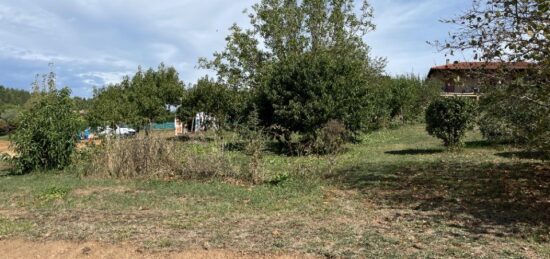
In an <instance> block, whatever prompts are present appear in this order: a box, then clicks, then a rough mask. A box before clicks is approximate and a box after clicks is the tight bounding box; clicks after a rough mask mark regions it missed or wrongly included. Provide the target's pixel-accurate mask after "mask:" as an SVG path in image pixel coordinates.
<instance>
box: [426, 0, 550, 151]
mask: <svg viewBox="0 0 550 259" xmlns="http://www.w3.org/2000/svg"><path fill="white" fill-rule="evenodd" d="M445 22H447V23H452V24H455V25H457V26H458V30H456V31H454V32H452V33H451V38H450V39H448V40H447V41H445V42H443V43H442V42H436V45H437V46H438V47H439V48H440V49H442V50H446V51H447V52H448V54H451V55H453V54H455V53H456V52H459V51H465V50H471V51H472V52H473V54H474V58H475V59H478V60H480V61H504V62H503V63H501V64H502V67H501V71H500V73H496V74H494V75H491V78H489V79H490V80H488V81H489V82H488V83H487V86H486V88H487V89H485V92H487V93H488V94H487V95H486V96H485V100H483V102H482V103H483V105H482V109H483V110H486V111H487V112H489V113H491V115H492V116H498V119H495V120H493V121H498V122H500V123H504V124H508V125H510V126H511V127H512V129H513V130H514V131H515V132H516V133H514V134H515V135H519V136H524V137H525V138H526V139H527V142H528V143H531V145H532V146H533V147H536V148H538V149H540V150H543V151H550V133H549V131H548V128H549V127H550V117H549V116H548V112H550V91H549V90H548V89H550V2H549V1H547V0H474V5H473V7H472V8H471V9H470V10H469V11H467V12H466V13H465V14H463V15H460V16H458V17H456V18H454V19H449V20H446V21H445ZM520 61H527V62H531V64H532V66H531V68H530V69H529V70H528V71H526V72H524V73H516V74H513V75H512V74H511V69H510V67H508V65H510V64H512V63H510V62H520ZM511 75H512V76H511ZM495 82H496V83H495ZM494 110H497V111H498V110H500V111H502V112H500V113H494V112H492V111H494ZM493 128H498V127H493Z"/></svg>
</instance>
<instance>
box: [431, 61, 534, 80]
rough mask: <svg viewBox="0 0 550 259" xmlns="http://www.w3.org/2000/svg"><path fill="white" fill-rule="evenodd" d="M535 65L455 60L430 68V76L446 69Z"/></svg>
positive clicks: (527, 66) (530, 64)
mask: <svg viewBox="0 0 550 259" xmlns="http://www.w3.org/2000/svg"><path fill="white" fill-rule="evenodd" d="M532 66H534V64H533V63H529V62H510V63H506V62H455V63H451V64H448V65H442V66H435V67H432V68H431V69H430V72H429V73H428V77H430V75H431V74H432V73H433V72H435V71H445V70H484V69H486V70H496V69H499V68H503V67H506V68H508V69H516V70H524V69H529V68H530V67H532Z"/></svg>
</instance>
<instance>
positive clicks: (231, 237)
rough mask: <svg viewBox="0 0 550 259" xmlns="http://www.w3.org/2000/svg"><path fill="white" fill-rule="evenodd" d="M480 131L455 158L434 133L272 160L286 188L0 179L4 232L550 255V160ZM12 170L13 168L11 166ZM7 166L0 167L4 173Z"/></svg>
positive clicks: (365, 252) (386, 136) (272, 247)
mask: <svg viewBox="0 0 550 259" xmlns="http://www.w3.org/2000/svg"><path fill="white" fill-rule="evenodd" d="M533 155H534V154H529V153H523V152H519V151H518V150H516V149H514V148H512V147H509V146H491V145H488V144H487V143H485V142H483V141H481V140H480V136H479V135H478V134H471V135H469V136H468V142H467V146H466V148H465V150H464V151H463V152H461V153H451V152H445V151H443V149H442V147H441V145H440V143H439V141H438V140H436V139H433V138H431V137H429V136H428V135H426V133H425V132H424V129H423V127H422V126H409V127H404V128H401V129H396V130H385V131H380V132H376V133H373V134H370V135H367V136H365V137H364V139H363V141H362V143H361V144H356V145H350V146H349V147H348V150H347V152H345V153H344V154H342V155H340V156H339V157H338V159H337V161H338V162H337V163H336V164H335V165H334V168H333V169H332V170H331V171H332V173H330V174H327V172H326V169H324V168H326V164H327V163H326V159H324V158H316V157H308V158H295V157H282V156H277V155H275V154H270V155H268V156H267V157H265V158H264V161H265V167H266V168H267V169H268V171H269V172H274V173H277V172H280V171H285V170H289V167H296V166H298V167H300V168H303V170H304V171H306V172H308V173H309V174H312V176H311V177H309V178H310V180H307V178H305V179H304V178H290V179H289V180H286V181H284V182H282V183H280V184H278V185H269V184H266V185H261V186H249V185H243V184H241V185H239V184H230V183H225V182H220V181H209V182H199V181H188V182H185V181H170V182H167V181H152V180H148V181H138V180H128V181H120V180H109V179H92V178H79V177H77V176H75V174H74V173H71V172H58V173H55V172H53V173H47V174H40V173H34V174H31V175H25V176H9V175H5V174H4V176H2V177H0V236H2V237H4V238H8V239H18V238H24V239H31V240H40V241H47V240H69V241H99V242H106V243H130V244H133V245H136V246H139V247H142V248H144V249H148V250H150V251H172V250H176V251H178V250H180V251H181V250H189V249H227V250H234V251H245V252H250V253H292V254H295V253H299V254H311V255H314V256H327V257H331V256H343V257H492V258H495V257H514V258H522V257H526V258H545V257H546V258H548V257H550V164H549V163H548V162H543V161H541V160H537V159H536V157H533ZM0 168H2V167H1V166H0ZM0 170H1V169H0Z"/></svg>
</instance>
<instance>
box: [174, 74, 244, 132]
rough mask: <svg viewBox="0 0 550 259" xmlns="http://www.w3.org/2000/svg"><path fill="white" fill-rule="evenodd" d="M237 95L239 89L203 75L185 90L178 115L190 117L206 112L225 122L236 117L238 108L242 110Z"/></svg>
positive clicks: (183, 117)
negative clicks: (231, 87)
mask: <svg viewBox="0 0 550 259" xmlns="http://www.w3.org/2000/svg"><path fill="white" fill-rule="evenodd" d="M237 95H238V91H237V90H234V89H230V88H228V87H226V86H225V85H223V84H220V83H217V82H215V81H213V80H211V79H210V78H208V77H203V78H201V79H199V81H198V82H197V84H196V85H194V86H193V87H192V88H190V89H188V90H187V91H186V92H185V94H184V96H183V100H182V104H181V106H180V107H179V109H178V116H179V117H180V118H181V119H188V118H191V117H194V116H195V114H197V113H199V112H205V113H206V114H208V115H211V116H213V117H214V118H216V120H217V121H218V122H219V123H222V124H223V123H224V122H225V121H226V120H228V119H236V118H235V117H237V116H238V115H237V113H238V110H242V107H239V106H240V104H241V102H239V100H238V98H237Z"/></svg>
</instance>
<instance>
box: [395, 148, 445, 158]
mask: <svg viewBox="0 0 550 259" xmlns="http://www.w3.org/2000/svg"><path fill="white" fill-rule="evenodd" d="M443 152H444V151H443V150H441V149H405V150H398V151H388V152H386V154H390V155H401V156H405V155H433V154H439V153H443Z"/></svg>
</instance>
